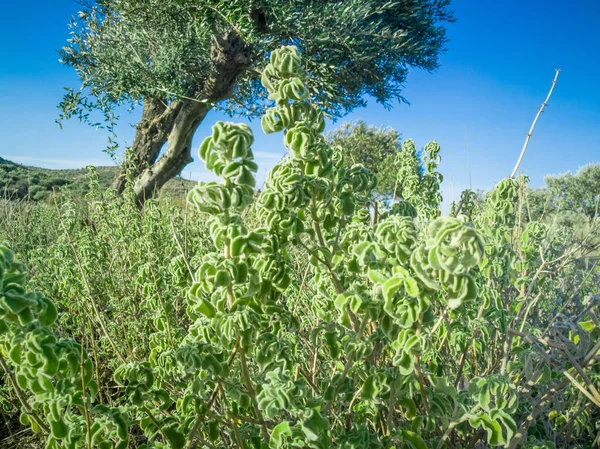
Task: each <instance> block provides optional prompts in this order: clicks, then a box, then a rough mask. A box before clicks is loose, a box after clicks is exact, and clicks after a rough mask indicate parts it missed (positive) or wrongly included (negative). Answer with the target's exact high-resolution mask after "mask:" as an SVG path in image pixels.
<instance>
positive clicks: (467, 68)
mask: <svg viewBox="0 0 600 449" xmlns="http://www.w3.org/2000/svg"><path fill="white" fill-rule="evenodd" d="M77 8H78V5H77V4H76V3H75V2H74V1H71V0H56V1H52V2H49V1H42V0H30V1H28V2H8V3H7V4H6V5H4V6H3V8H2V17H1V18H0V40H1V42H2V46H1V50H0V56H1V57H0V142H1V146H0V156H2V157H5V158H8V159H12V160H14V161H16V162H20V163H23V164H28V165H37V166H44V167H51V168H75V167H81V166H84V165H86V164H96V165H99V164H105V165H106V164H110V163H111V160H110V159H109V158H108V156H106V155H105V154H104V153H103V152H102V150H103V148H105V146H106V132H105V131H103V130H94V129H92V128H90V127H88V126H87V125H84V124H80V123H79V122H77V121H75V120H73V121H70V122H67V123H66V124H65V127H64V130H62V131H61V130H59V128H58V126H57V125H56V124H55V123H54V119H55V118H56V116H57V114H58V110H57V108H56V105H57V104H58V103H59V101H60V99H61V96H62V93H63V87H65V86H72V87H77V86H78V84H77V78H76V76H75V74H74V72H73V71H72V70H71V69H69V68H67V67H63V66H61V65H60V64H59V62H58V55H57V53H56V51H57V50H58V49H59V48H60V47H61V46H62V45H63V43H64V41H65V39H66V38H67V36H68V33H67V23H68V21H69V17H70V16H71V14H73V13H75V12H76V11H77ZM453 8H454V9H455V11H456V18H457V19H458V20H457V22H456V23H454V24H450V25H449V33H448V37H449V39H450V42H449V43H448V51H447V52H446V53H445V54H444V55H443V56H442V57H441V67H440V69H439V70H438V71H436V72H434V73H425V72H419V71H413V72H412V73H411V74H410V76H409V78H408V82H407V85H406V89H405V92H404V93H405V96H406V98H407V99H408V100H409V101H410V102H411V105H410V106H407V105H396V106H395V107H394V108H393V109H392V110H391V111H387V110H385V109H383V108H382V107H380V106H379V105H377V104H376V103H375V102H374V101H370V102H369V106H368V107H366V108H362V109H357V110H355V112H354V113H352V114H351V115H349V116H348V117H345V118H343V119H342V121H343V120H347V119H349V120H350V119H351V120H357V119H362V120H364V121H366V122H367V123H369V124H373V125H381V124H383V125H388V126H392V127H394V128H396V129H397V130H398V131H399V132H400V133H401V134H402V136H403V137H404V138H413V139H414V140H415V141H416V143H417V146H419V147H422V146H424V145H425V144H426V143H427V141H429V140H437V141H438V142H440V144H441V146H442V156H443V162H442V166H441V171H442V173H443V174H444V176H445V182H444V186H443V187H444V197H445V200H446V202H447V201H449V200H450V199H451V195H452V194H451V187H450V177H452V179H453V184H454V191H455V195H456V196H458V194H459V193H460V191H461V190H462V189H464V188H466V187H468V186H469V169H468V164H467V151H466V143H467V142H466V141H468V148H469V152H470V168H471V170H470V172H471V182H472V186H473V187H474V188H484V189H488V188H490V187H491V186H492V185H493V183H494V181H497V180H499V179H501V178H502V177H505V176H507V175H508V174H510V172H511V170H512V167H513V165H514V163H515V161H516V159H517V157H518V154H519V151H520V149H521V146H522V144H523V141H524V138H525V134H526V132H527V130H528V129H529V126H530V125H531V122H532V120H533V117H534V116H535V113H536V111H537V109H538V108H539V106H540V104H541V103H542V101H543V99H544V98H545V96H546V94H547V92H548V89H549V86H550V83H551V81H552V78H553V76H554V69H555V68H562V72H561V74H560V77H559V80H558V85H557V87H556V90H555V92H554V94H553V97H552V99H551V101H550V105H549V106H548V108H547V109H546V112H544V114H543V115H542V117H541V119H540V122H539V123H538V126H537V127H536V130H535V132H534V135H533V138H532V140H531V143H530V145H529V149H528V153H527V155H526V156H525V160H524V161H523V164H522V169H523V171H524V172H525V173H526V174H528V175H529V176H530V177H531V180H532V185H534V186H538V185H541V184H542V180H543V177H544V175H546V174H549V173H550V174H557V173H563V172H565V171H568V170H571V171H575V170H577V169H578V168H579V167H580V166H582V165H585V164H587V163H589V162H600V89H599V86H598V80H599V79H600V26H599V24H600V2H599V1H597V0H571V1H569V2H565V1H564V0H562V1H558V0H528V1H523V0H505V1H498V0H496V1H491V0H454V3H453ZM137 117H138V115H137V113H134V114H131V115H125V116H123V117H122V122H121V124H120V126H119V128H118V132H119V136H120V141H121V143H122V144H123V145H127V144H128V143H131V141H132V138H133V128H132V125H133V124H134V123H135V121H136V119H137ZM221 118H222V117H221V116H220V115H219V114H217V113H212V114H211V115H209V116H208V118H207V120H206V121H205V122H204V124H203V125H202V126H201V128H200V129H199V131H198V133H197V135H196V139H195V142H194V147H195V148H196V147H197V146H198V144H199V142H200V141H201V139H202V138H203V137H204V136H205V135H206V134H207V133H208V132H209V128H210V126H211V125H212V123H214V121H216V120H218V119H221ZM339 123H341V121H340V122H338V124H339ZM252 126H253V127H254V129H255V133H256V134H257V135H261V134H262V132H261V131H260V128H259V124H258V121H254V122H253V125H252ZM335 126H336V124H330V125H329V127H328V129H330V130H331V129H332V128H333V127H335ZM465 136H466V137H467V139H465ZM280 139H281V136H280V135H276V136H269V137H268V138H267V137H259V138H258V139H257V142H256V144H255V153H256V155H257V156H258V162H259V164H260V165H261V169H260V171H261V173H262V175H263V176H264V173H265V172H266V170H267V169H268V168H270V167H271V166H272V165H273V164H274V163H275V162H276V161H277V160H278V158H279V157H280V156H281V155H282V154H283V152H284V149H283V145H282V144H280ZM194 153H195V151H194ZM194 156H196V154H194ZM197 159H198V158H197V157H196V161H194V162H193V163H192V164H190V165H189V166H188V167H187V168H186V169H185V170H184V175H185V176H190V175H191V177H193V178H194V179H201V178H203V177H206V171H205V170H204V169H203V166H202V162H201V161H198V160H197Z"/></svg>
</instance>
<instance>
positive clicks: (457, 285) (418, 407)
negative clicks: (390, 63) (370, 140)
mask: <svg viewBox="0 0 600 449" xmlns="http://www.w3.org/2000/svg"><path fill="white" fill-rule="evenodd" d="M306 77H307V74H306V73H305V72H304V71H303V69H302V64H301V61H300V57H299V54H298V51H297V50H296V49H295V48H294V47H284V48H282V49H280V50H278V51H275V52H273V54H272V55H271V62H270V64H269V65H268V66H267V68H266V70H265V71H264V73H263V76H262V82H263V85H264V86H265V88H267V89H268V91H269V98H270V99H271V100H272V101H274V102H275V106H274V107H273V108H271V109H270V110H269V111H267V113H266V115H265V116H264V117H263V120H262V126H263V130H264V131H265V132H267V133H273V132H281V131H283V132H284V134H283V137H284V145H285V146H286V147H287V148H288V150H289V156H288V157H286V158H285V159H284V160H283V161H282V162H281V163H279V164H278V165H277V166H276V167H275V168H274V169H273V170H272V171H271V172H270V174H269V176H268V179H267V182H266V185H265V188H264V189H263V190H262V191H261V192H260V194H257V193H256V192H255V190H254V186H255V178H254V174H255V173H256V170H257V166H256V163H255V162H254V160H253V159H254V158H253V153H252V148H251V146H252V143H253V140H254V139H253V135H252V133H251V131H250V129H249V128H248V127H247V126H245V125H241V124H234V123H222V122H221V123H217V124H216V125H215V126H214V127H213V130H212V134H211V135H210V136H208V137H207V138H206V139H205V140H204V142H203V143H202V145H201V147H200V157H201V158H202V159H203V160H204V161H205V163H206V166H207V168H208V169H210V170H212V171H213V172H214V173H215V174H216V175H217V176H219V177H220V178H221V182H219V183H217V182H209V183H203V182H201V183H199V184H198V186H197V187H196V188H195V189H194V190H193V191H192V192H190V194H189V203H190V204H191V205H193V206H194V208H195V209H196V210H197V212H196V213H191V214H189V215H188V214H185V215H183V216H178V215H177V212H175V211H174V210H169V209H164V208H162V207H159V206H157V205H156V204H155V203H149V204H148V205H147V208H146V210H144V211H143V212H139V211H137V209H136V206H135V199H134V198H133V195H132V193H131V191H130V192H129V196H127V195H126V198H125V200H122V201H121V200H118V199H117V198H110V197H108V198H107V199H102V198H99V197H97V196H95V195H98V194H97V191H96V190H95V189H94V188H92V190H91V193H90V204H91V206H88V207H90V209H87V210H88V212H87V213H88V214H89V215H87V218H86V216H85V215H84V216H83V222H84V223H83V224H82V216H81V214H80V213H79V212H77V209H76V208H74V207H73V205H72V204H71V203H69V202H67V203H65V204H63V205H62V206H58V207H57V214H58V216H57V220H58V223H59V224H60V226H61V227H62V232H60V233H59V236H58V237H57V238H56V241H55V243H54V244H53V245H52V248H53V251H54V253H55V254H54V259H53V260H48V259H43V260H42V259H40V257H44V256H45V255H48V253H45V252H44V251H43V250H36V251H37V254H38V257H37V258H32V262H33V264H34V265H36V266H38V267H42V266H43V265H44V264H46V265H47V268H46V273H50V274H49V275H46V280H49V279H52V282H51V283H52V284H55V285H47V284H45V283H42V282H41V280H42V279H44V272H43V271H42V273H41V274H36V276H34V281H35V283H36V285H37V287H39V288H41V289H42V290H44V291H46V292H51V293H50V296H55V295H56V296H57V297H59V298H60V297H61V296H62V297H63V298H67V297H69V294H70V290H71V289H74V290H76V291H77V292H82V296H83V298H84V299H83V300H82V299H81V298H80V299H79V302H77V303H75V304H70V303H69V302H67V301H65V300H64V299H63V301H62V302H59V303H60V304H61V307H60V308H64V311H63V312H62V313H59V314H58V321H56V319H57V313H56V308H55V307H54V306H53V303H52V302H51V301H49V300H47V299H45V297H44V296H42V295H41V294H38V293H31V292H29V288H28V286H27V284H26V283H25V277H26V271H25V268H24V266H23V265H22V264H19V263H18V262H15V260H14V258H13V255H12V252H11V251H10V250H9V249H8V248H7V247H2V248H1V249H0V253H1V254H2V257H1V258H0V262H1V264H0V268H1V270H0V273H1V274H2V276H1V280H2V284H1V286H2V292H1V294H0V318H1V320H0V326H1V329H0V330H1V331H2V337H0V344H1V345H2V351H1V354H2V356H1V357H2V358H1V359H0V360H1V361H2V364H3V366H4V368H5V372H6V373H7V379H8V380H9V381H11V382H12V384H13V392H14V394H15V397H16V399H17V400H18V401H19V402H20V408H21V410H20V411H21V417H22V418H21V420H22V422H23V423H24V424H26V425H30V426H31V428H32V429H33V430H35V431H39V432H41V433H42V434H44V436H45V438H46V441H47V447H49V448H77V447H84V448H92V447H98V448H101V449H105V448H115V449H123V448H126V447H128V446H133V447H140V448H171V449H181V448H184V447H185V448H192V447H203V448H211V449H212V448H227V447H239V448H294V447H301V448H305V447H310V448H329V447H340V448H416V449H422V448H437V449H441V448H444V447H446V448H456V447H475V446H476V445H477V444H479V443H481V442H485V443H484V444H486V445H488V446H506V447H509V448H516V447H532V448H533V447H540V448H541V447H554V444H555V443H557V444H558V445H562V446H561V447H565V446H564V444H566V442H568V444H569V447H575V446H576V445H577V446H578V447H585V445H588V446H589V445H590V444H591V442H592V440H593V438H594V437H593V434H594V432H595V428H594V427H595V425H596V424H595V423H596V422H597V420H596V418H597V417H598V411H597V410H598V409H597V406H598V405H600V397H599V395H598V391H597V389H596V387H595V386H594V384H597V382H598V380H599V377H600V370H599V367H598V351H599V350H600V343H599V339H598V334H599V332H600V330H599V328H598V320H597V318H596V312H597V305H598V300H599V297H598V296H597V295H596V296H595V295H593V294H588V293H593V292H594V290H593V288H594V287H593V285H594V281H595V282H597V279H598V271H597V270H596V269H595V265H594V266H593V267H592V268H591V269H589V268H586V269H581V267H580V265H579V264H578V263H579V261H581V259H582V258H585V257H586V256H587V255H588V253H587V251H588V250H590V247H589V246H587V245H588V244H589V242H590V241H591V240H592V239H593V237H594V236H595V235H597V233H598V225H597V220H596V218H594V219H592V220H591V221H590V227H589V229H590V233H589V234H588V235H587V236H585V237H584V238H583V239H582V240H581V241H573V240H572V239H571V238H565V236H564V235H562V234H560V233H555V232H553V230H552V229H551V228H550V227H548V226H546V225H545V224H544V223H541V222H533V221H532V222H528V223H525V221H524V220H523V216H522V213H521V210H522V208H523V203H524V200H525V198H526V197H525V195H526V192H527V189H526V183H525V180H524V179H523V178H520V179H518V180H513V179H507V180H503V181H501V182H500V183H499V184H498V185H497V186H496V188H495V189H494V191H493V192H492V193H491V194H490V195H489V196H488V197H487V198H486V200H485V202H484V203H483V204H481V205H477V207H475V205H474V204H463V205H462V208H464V210H468V211H470V215H471V217H472V221H471V222H470V221H468V219H467V218H466V217H465V216H458V217H454V216H439V215H440V214H439V204H440V196H439V178H438V177H436V176H432V177H431V179H430V180H429V181H427V182H428V183H429V184H428V185H429V186H430V188H429V189H425V188H413V189H412V190H410V195H409V196H404V200H403V201H402V202H401V203H397V204H395V205H392V206H391V207H390V208H389V209H388V210H383V211H379V212H376V210H375V209H370V208H369V206H368V204H370V202H371V199H372V193H373V189H374V187H375V185H376V177H375V176H374V175H373V174H372V173H371V172H370V171H369V170H367V169H366V168H365V167H363V166H362V165H352V166H347V165H345V164H344V152H343V148H336V149H333V148H331V147H330V146H329V145H328V144H327V143H326V141H325V140H324V138H323V136H322V132H323V130H324V127H325V124H324V119H323V113H322V111H321V110H320V109H319V108H318V107H317V106H315V105H314V104H312V103H311V102H310V101H309V99H308V92H307V89H306V87H305V82H306ZM426 148H428V154H430V158H429V162H427V161H426V163H431V164H432V167H431V170H429V169H428V170H429V171H430V172H432V173H435V166H437V163H438V162H439V155H438V151H439V147H438V146H437V145H436V144H430V145H428V146H427V147H426ZM92 181H93V178H92ZM421 181H422V179H420V180H419V182H421ZM92 184H93V182H92ZM415 185H416V184H415ZM95 192H96V193H95ZM463 200H464V202H465V203H469V202H473V201H474V198H473V197H472V196H470V195H465V197H464V198H463ZM90 210H91V213H90ZM173 214H175V218H177V220H173V221H171V218H170V217H171V216H172V215H173ZM90 217H91V218H92V219H91V220H89V221H90V223H86V222H87V221H88V219H89V218H90ZM180 218H181V220H180ZM186 220H197V221H201V222H202V227H201V228H198V229H196V231H195V236H196V237H195V239H196V243H192V244H190V245H189V246H188V245H186V243H182V242H181V241H180V240H179V238H178V236H180V235H181V227H180V226H181V222H182V221H183V222H184V223H186ZM255 223H257V224H258V225H256V226H255V225H254V224H255ZM178 226H179V227H178ZM184 229H185V228H184ZM202 229H205V230H206V233H205V234H204V233H203V232H202ZM121 248H127V250H126V251H131V254H129V255H128V256H127V255H126V251H125V252H124V251H123V249H121ZM593 249H594V248H592V250H593ZM36 251H33V253H35V252H36ZM190 254H195V255H192V256H191V257H189V255H190ZM65 260H69V261H70V262H69V263H65V262H64V261H65ZM132 273H135V277H134V278H132V277H131V275H132ZM92 277H93V279H94V282H93V283H92V282H91V281H90V278H92ZM121 284H122V285H121ZM182 291H185V292H186V298H185V304H182V300H183V298H181V296H180V294H179V293H178V292H182ZM125 292H128V293H125ZM76 308H77V309H78V310H76ZM56 323H58V325H57V324H56ZM68 329H70V331H68ZM73 329H75V330H73ZM69 332H71V333H72V334H74V335H68V333H69ZM65 334H67V335H65ZM73 337H75V338H73ZM75 339H76V340H78V341H79V343H77V342H76V341H75ZM108 374H110V375H111V376H108Z"/></svg>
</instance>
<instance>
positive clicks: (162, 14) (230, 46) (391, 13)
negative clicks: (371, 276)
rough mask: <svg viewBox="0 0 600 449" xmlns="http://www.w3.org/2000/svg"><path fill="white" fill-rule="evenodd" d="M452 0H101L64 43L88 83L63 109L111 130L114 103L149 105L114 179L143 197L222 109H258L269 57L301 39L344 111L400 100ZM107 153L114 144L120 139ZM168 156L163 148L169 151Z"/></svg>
mask: <svg viewBox="0 0 600 449" xmlns="http://www.w3.org/2000/svg"><path fill="white" fill-rule="evenodd" d="M448 5H449V0H438V1H430V0H414V1H411V2H380V1H379V0H343V1H340V0H286V1H280V0H227V1H225V0H179V1H176V2H175V1H164V0H144V1H142V0H97V1H96V2H91V3H89V4H86V5H85V6H84V8H83V10H82V11H81V12H80V13H79V15H78V17H77V18H76V19H74V21H73V23H72V33H71V34H72V36H71V38H70V39H69V41H68V43H67V44H66V46H65V47H63V49H62V50H61V57H62V62H63V63H65V64H66V65H68V66H71V67H73V68H74V69H75V70H76V71H77V73H78V75H79V77H80V79H81V88H80V89H79V90H77V91H74V90H68V91H67V94H66V95H65V98H64V99H63V102H62V103H61V108H62V111H63V113H62V117H61V119H63V118H69V117H72V116H76V117H79V118H80V119H81V120H83V121H87V122H88V123H91V124H94V125H98V124H97V123H93V122H94V120H93V119H92V118H91V117H90V112H91V111H93V110H100V111H102V112H103V114H104V118H105V119H106V121H107V122H108V128H109V129H112V127H113V125H114V122H115V120H116V117H115V113H114V108H115V107H117V106H120V105H132V106H134V105H140V104H143V112H142V118H141V120H140V122H139V123H138V124H137V127H136V135H135V138H134V141H133V143H132V145H131V148H130V151H128V152H127V153H126V157H125V163H124V165H123V166H122V169H121V172H120V173H119V175H118V176H117V178H116V179H115V182H114V184H113V187H114V188H115V189H117V190H118V191H122V190H123V189H124V186H125V179H124V176H123V174H124V173H126V172H127V173H128V174H129V175H130V176H132V178H133V180H134V191H135V194H136V196H137V199H138V201H139V202H140V203H143V202H144V201H145V199H146V198H148V197H150V196H152V195H153V194H154V193H155V192H156V191H157V190H158V189H160V187H162V186H163V185H164V183H165V182H166V181H168V180H169V179H171V178H173V177H174V176H176V175H177V174H178V173H180V172H181V171H182V169H183V168H184V167H185V166H186V165H187V164H188V163H189V162H191V161H192V157H191V155H190V148H191V141H192V137H193V136H194V133H195V132H196V129H197V128H198V126H199V125H200V123H202V121H203V120H204V118H205V117H206V115H207V114H208V112H209V111H210V110H211V109H213V108H218V109H221V110H224V111H226V112H228V113H231V114H234V113H240V114H245V115H247V116H256V115H257V114H259V113H260V112H261V109H262V102H261V100H262V99H263V98H264V96H265V92H264V90H263V89H262V88H261V87H260V79H259V73H260V70H261V68H262V67H263V66H264V61H265V59H266V58H265V56H268V55H269V54H270V53H271V51H272V50H273V49H275V48H277V47H279V46H280V45H281V44H282V43H293V44H294V45H296V46H297V47H298V48H299V49H300V51H301V53H302V54H303V55H304V56H306V61H308V64H307V71H308V72H309V73H311V78H310V80H309V83H308V88H309V90H310V94H311V98H312V100H313V101H316V102H318V103H319V104H320V105H321V106H322V107H323V108H324V110H325V112H326V113H328V114H330V115H333V116H339V115H341V114H343V113H345V112H347V111H350V110H352V109H353V108H355V107H357V106H363V105H364V104H365V100H364V97H365V95H370V96H372V97H374V98H375V99H376V100H377V101H378V102H381V103H384V104H390V102H391V101H394V100H402V99H403V98H402V96H401V90H402V86H403V83H404V82H405V81H406V75H407V72H408V69H409V68H410V67H417V68H422V69H425V70H433V69H435V68H436V67H437V65H438V55H439V54H440V52H441V51H443V48H444V44H445V42H446V37H445V29H444V27H443V26H444V25H445V23H446V22H449V21H451V20H452V13H451V11H450V10H449V9H448ZM112 142H113V143H112V146H111V147H110V148H109V149H112V150H113V151H114V150H115V149H116V144H114V140H113V141H112ZM161 154H162V156H161Z"/></svg>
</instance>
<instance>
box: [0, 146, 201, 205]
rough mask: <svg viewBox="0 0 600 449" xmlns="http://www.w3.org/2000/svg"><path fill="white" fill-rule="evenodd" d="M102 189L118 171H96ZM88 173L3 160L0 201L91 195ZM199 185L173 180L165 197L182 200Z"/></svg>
mask: <svg viewBox="0 0 600 449" xmlns="http://www.w3.org/2000/svg"><path fill="white" fill-rule="evenodd" d="M96 172H97V174H98V181H99V184H100V187H102V188H108V187H109V186H110V184H111V182H112V180H113V179H114V177H115V175H116V173H117V167H96ZM87 173H88V170H87V169H85V168H79V169H64V170H55V169H49V168H40V167H31V166H27V165H21V164H17V163H15V162H12V161H9V160H7V159H4V158H2V157H0V197H1V198H5V199H10V200H31V201H43V200H46V199H48V198H49V197H50V195H51V193H52V191H53V190H56V191H60V190H65V189H68V190H69V191H71V192H73V193H75V194H76V195H81V196H83V195H85V194H86V193H87V192H88V191H89V185H88V180H87V179H86V175H87ZM195 185H196V182H195V181H190V180H188V179H182V178H177V179H172V180H171V181H169V182H168V183H167V184H166V185H165V187H164V188H163V190H162V191H161V195H169V196H170V195H173V196H182V195H185V194H186V193H187V192H188V191H189V190H190V189H192V188H193V187H194V186H195Z"/></svg>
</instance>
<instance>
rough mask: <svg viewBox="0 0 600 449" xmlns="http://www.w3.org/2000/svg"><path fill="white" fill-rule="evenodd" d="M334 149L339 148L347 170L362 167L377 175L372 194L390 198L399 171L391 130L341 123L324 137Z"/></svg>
mask: <svg viewBox="0 0 600 449" xmlns="http://www.w3.org/2000/svg"><path fill="white" fill-rule="evenodd" d="M327 140H328V141H329V142H330V143H331V145H333V146H335V147H340V148H343V149H344V150H343V151H344V155H345V159H344V163H345V164H346V165H347V166H348V168H350V167H351V166H352V165H355V164H363V165H364V166H365V167H367V168H368V169H369V170H371V171H372V172H373V173H374V174H375V175H377V186H376V188H375V189H374V193H375V194H376V195H377V196H380V197H386V198H391V197H392V196H393V195H394V188H395V187H397V184H398V183H397V174H398V172H399V170H400V158H399V153H400V150H401V144H400V134H399V133H398V131H396V130H395V129H394V128H391V127H383V126H380V127H375V126H368V125H367V124H366V123H365V122H363V121H362V120H360V121H358V122H356V123H344V124H343V125H342V126H340V127H339V128H338V129H336V130H334V131H333V132H331V133H330V134H329V136H327Z"/></svg>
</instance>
